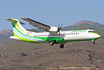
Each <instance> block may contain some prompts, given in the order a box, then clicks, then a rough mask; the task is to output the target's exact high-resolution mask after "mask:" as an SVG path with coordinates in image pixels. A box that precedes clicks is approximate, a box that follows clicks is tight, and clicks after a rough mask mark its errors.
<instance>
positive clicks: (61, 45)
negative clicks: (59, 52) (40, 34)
mask: <svg viewBox="0 0 104 70" xmlns="http://www.w3.org/2000/svg"><path fill="white" fill-rule="evenodd" d="M55 43H57V42H56V40H53V41H52V42H50V43H49V44H50V45H52V46H53V45H54V44H55ZM59 47H60V48H64V44H60V45H59Z"/></svg>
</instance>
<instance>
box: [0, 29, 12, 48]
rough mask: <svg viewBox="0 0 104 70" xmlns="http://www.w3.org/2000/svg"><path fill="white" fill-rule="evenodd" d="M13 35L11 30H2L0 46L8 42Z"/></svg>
mask: <svg viewBox="0 0 104 70" xmlns="http://www.w3.org/2000/svg"><path fill="white" fill-rule="evenodd" d="M12 35H13V31H12V30H3V31H1V32H0V46H1V45H3V44H5V43H6V42H9V41H10V38H9V37H10V36H12Z"/></svg>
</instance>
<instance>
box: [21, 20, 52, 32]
mask: <svg viewBox="0 0 104 70" xmlns="http://www.w3.org/2000/svg"><path fill="white" fill-rule="evenodd" d="M22 19H23V20H25V21H27V22H30V25H32V26H35V27H37V28H38V29H40V30H44V31H48V32H49V30H50V26H48V25H45V24H42V23H40V22H37V21H35V20H32V19H30V18H22Z"/></svg>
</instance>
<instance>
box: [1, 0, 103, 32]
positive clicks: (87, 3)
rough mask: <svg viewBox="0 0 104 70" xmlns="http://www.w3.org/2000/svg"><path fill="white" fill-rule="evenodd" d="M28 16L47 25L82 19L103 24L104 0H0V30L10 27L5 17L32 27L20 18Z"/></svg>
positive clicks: (72, 22) (66, 23) (27, 27)
mask: <svg viewBox="0 0 104 70" xmlns="http://www.w3.org/2000/svg"><path fill="white" fill-rule="evenodd" d="M22 17H28V18H31V19H33V20H36V21H39V22H42V23H44V24H47V25H49V26H54V25H56V26H57V25H58V21H59V23H60V25H61V24H63V26H69V25H73V24H75V23H77V22H80V21H83V20H89V21H93V22H98V23H101V24H104V0H0V24H1V25H0V31H1V30H6V29H12V24H11V22H9V21H6V20H4V19H5V18H17V19H19V20H20V21H21V22H24V23H26V24H25V25H24V26H23V27H24V28H26V29H31V28H34V27H33V26H31V25H29V23H28V22H26V21H24V20H22V19H21V18H22Z"/></svg>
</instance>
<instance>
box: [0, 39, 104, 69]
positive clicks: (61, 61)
mask: <svg viewBox="0 0 104 70" xmlns="http://www.w3.org/2000/svg"><path fill="white" fill-rule="evenodd" d="M103 50H104V44H102V42H101V41H100V40H97V41H96V44H93V43H92V42H70V43H67V44H66V45H65V48H63V49H61V48H59V47H58V45H54V46H50V45H49V44H31V43H26V42H21V41H12V42H10V43H7V44H5V45H3V46H1V47H0V55H1V57H0V70H12V69H15V70H36V69H38V68H39V67H40V68H41V69H44V68H55V67H57V66H58V67H59V68H62V67H91V68H92V69H93V68H95V67H96V68H98V69H99V70H103V69H104V55H103V54H104V51H103ZM77 70H78V69H77ZM93 70H94V69H93Z"/></svg>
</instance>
